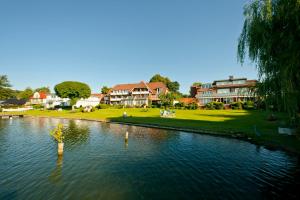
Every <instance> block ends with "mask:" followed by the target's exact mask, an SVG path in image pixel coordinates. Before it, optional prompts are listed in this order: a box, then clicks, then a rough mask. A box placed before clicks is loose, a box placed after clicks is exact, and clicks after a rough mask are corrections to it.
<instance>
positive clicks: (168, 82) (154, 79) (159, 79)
mask: <svg viewBox="0 0 300 200" xmlns="http://www.w3.org/2000/svg"><path fill="white" fill-rule="evenodd" d="M150 82H163V83H164V84H166V86H167V87H168V88H169V90H170V91H171V92H178V90H179V87H180V84H179V83H178V82H177V81H173V82H172V81H171V80H170V79H169V78H168V77H163V76H161V75H160V74H155V75H154V76H153V77H152V78H151V79H150Z"/></svg>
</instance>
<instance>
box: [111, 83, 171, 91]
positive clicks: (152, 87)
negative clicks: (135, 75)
mask: <svg viewBox="0 0 300 200" xmlns="http://www.w3.org/2000/svg"><path fill="white" fill-rule="evenodd" d="M134 88H147V89H148V90H149V91H150V92H151V93H153V94H155V93H156V89H157V88H161V90H162V92H164V93H165V92H166V91H167V87H166V85H165V84H164V83H162V82H152V83H145V82H144V81H141V82H139V83H131V84H118V85H115V86H114V87H113V88H112V89H111V90H110V91H109V93H110V92H111V91H114V90H128V91H132V90H133V89H134Z"/></svg>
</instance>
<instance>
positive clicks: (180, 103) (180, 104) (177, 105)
mask: <svg viewBox="0 0 300 200" xmlns="http://www.w3.org/2000/svg"><path fill="white" fill-rule="evenodd" d="M184 106H185V105H184V103H183V102H179V103H176V104H175V105H174V107H175V108H183V107H184Z"/></svg>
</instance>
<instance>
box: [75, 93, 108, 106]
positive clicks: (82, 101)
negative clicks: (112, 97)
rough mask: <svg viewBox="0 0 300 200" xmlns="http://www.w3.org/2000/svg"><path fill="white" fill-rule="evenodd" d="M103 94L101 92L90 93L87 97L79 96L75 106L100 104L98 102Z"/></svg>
mask: <svg viewBox="0 0 300 200" xmlns="http://www.w3.org/2000/svg"><path fill="white" fill-rule="evenodd" d="M103 98H104V95H103V94H91V96H90V97H89V98H81V99H79V100H78V101H77V102H76V104H75V107H77V108H80V107H87V106H93V107H95V106H97V105H98V104H100V102H101V101H102V100H103Z"/></svg>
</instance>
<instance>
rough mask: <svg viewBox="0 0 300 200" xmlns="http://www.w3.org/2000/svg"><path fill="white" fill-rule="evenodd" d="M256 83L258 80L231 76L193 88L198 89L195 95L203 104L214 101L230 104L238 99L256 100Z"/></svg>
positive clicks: (193, 87) (193, 88) (193, 89)
mask: <svg viewBox="0 0 300 200" xmlns="http://www.w3.org/2000/svg"><path fill="white" fill-rule="evenodd" d="M256 84H257V81H256V80H247V78H234V77H233V76H229V78H228V79H224V80H216V81H214V82H213V83H206V84H202V85H201V86H192V88H191V90H192V91H196V92H195V97H196V98H197V99H198V101H199V103H200V104H201V105H205V104H207V103H209V102H212V101H218V102H223V103H224V104H229V103H232V102H237V101H247V100H254V99H255V94H254V92H253V88H254V87H255V85H256Z"/></svg>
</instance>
